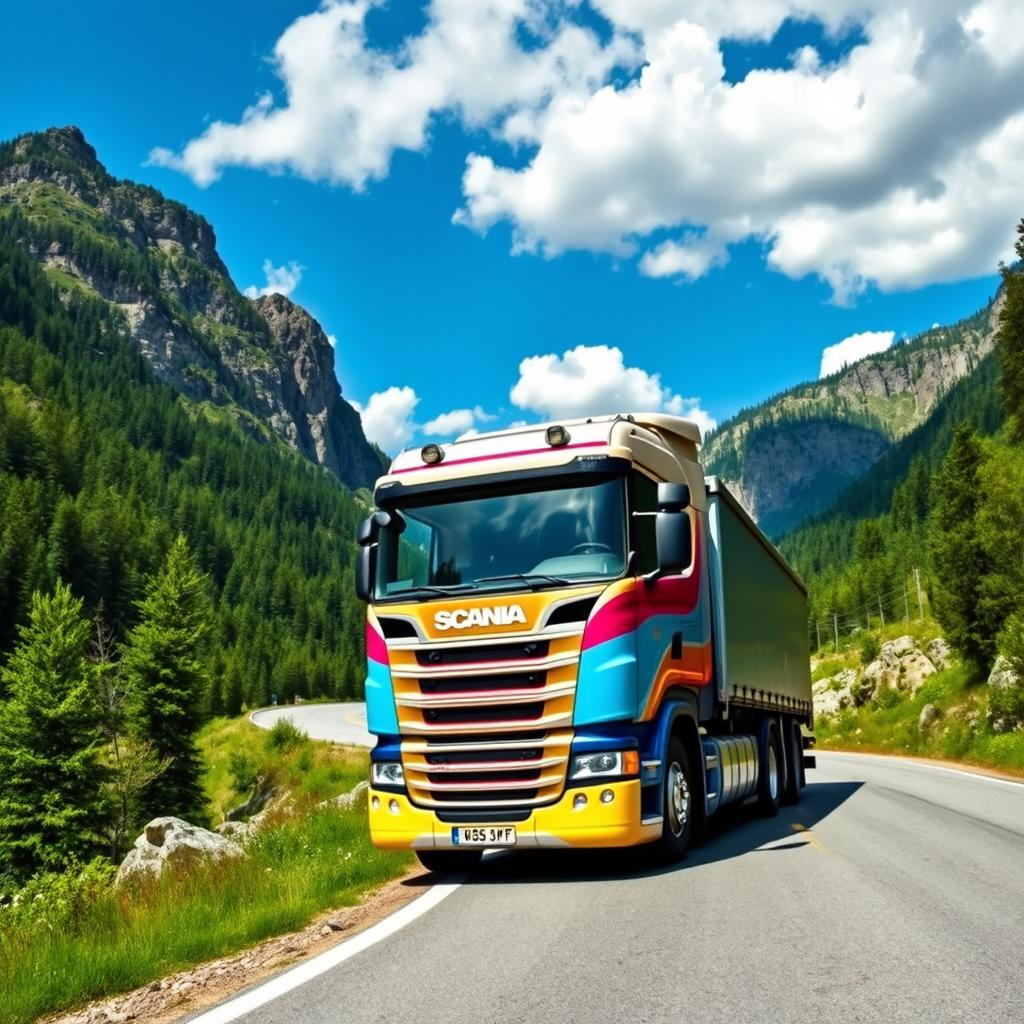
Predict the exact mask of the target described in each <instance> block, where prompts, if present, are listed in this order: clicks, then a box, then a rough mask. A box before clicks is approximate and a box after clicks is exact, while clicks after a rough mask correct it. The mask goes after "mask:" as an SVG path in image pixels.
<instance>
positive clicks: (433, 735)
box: [388, 624, 583, 821]
mask: <svg viewBox="0 0 1024 1024" xmlns="http://www.w3.org/2000/svg"><path fill="white" fill-rule="evenodd" d="M582 632H583V627H582V624H580V625H579V627H578V628H576V627H574V626H572V625H562V626H559V627H558V628H556V629H555V630H553V631H552V635H551V636H544V635H538V634H524V635H522V636H521V637H509V636H503V637H501V638H500V639H497V638H496V639H495V641H494V642H490V640H489V639H487V638H483V639H477V638H474V639H473V640H472V641H469V642H465V641H463V642H461V643H452V642H451V641H435V642H432V643H418V644H403V645H401V646H393V647H390V648H389V651H388V660H389V663H390V668H391V678H392V680H393V682H394V688H395V703H396V705H397V709H398V727H399V731H400V733H401V735H402V763H403V765H404V767H405V781H406V786H407V788H408V791H409V797H410V799H411V800H412V801H413V803H415V804H416V805H418V806H421V807H432V808H439V809H443V811H444V813H445V814H446V815H451V814H457V815H458V816H459V817H458V820H462V821H471V820H472V818H473V815H479V820H497V818H494V815H498V816H499V817H500V816H501V815H503V814H507V815H509V816H512V815H516V814H520V813H522V811H523V809H524V808H525V809H526V810H527V813H528V810H529V808H530V807H534V806H538V805H542V804H546V803H553V802H554V801H556V800H558V798H559V797H560V796H561V795H562V793H563V791H564V789H565V777H566V769H567V766H568V759H569V747H570V744H571V741H572V712H573V704H574V701H575V694H576V676H577V673H578V671H579V658H580V642H581V638H582ZM439 813H440V811H439ZM487 815H490V816H491V817H487ZM445 820H447V819H445ZM453 820H454V819H453ZM518 820H521V819H518Z"/></svg>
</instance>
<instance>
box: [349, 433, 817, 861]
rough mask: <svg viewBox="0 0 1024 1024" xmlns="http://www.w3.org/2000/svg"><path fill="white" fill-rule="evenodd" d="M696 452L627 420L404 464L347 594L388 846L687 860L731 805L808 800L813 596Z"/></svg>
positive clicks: (377, 818) (448, 855)
mask: <svg viewBox="0 0 1024 1024" xmlns="http://www.w3.org/2000/svg"><path fill="white" fill-rule="evenodd" d="M566 439H568V440H566ZM698 444H699V433H698V432H697V429H696V427H694V426H693V425H692V424H690V423H687V422H686V421H683V420H678V419H675V418H673V417H666V416H658V415H633V416H617V417H601V418H596V417H595V418H592V419H588V420H580V421H570V422H567V423H563V424H557V425H544V426H540V427H534V428H529V429H525V430H517V431H505V432H498V433H495V434H490V435H483V436H476V437H473V438H471V439H467V440H465V441H459V442H455V443H454V444H452V445H448V446H444V447H441V446H427V448H424V449H423V450H422V451H415V452H404V453H402V454H401V455H400V456H399V457H398V458H397V459H396V461H395V464H394V465H393V466H392V469H391V471H390V473H389V474H388V475H387V476H386V477H384V478H382V480H381V481H379V482H378V486H377V490H376V501H377V505H378V511H377V512H375V513H374V515H373V516H371V517H370V519H368V520H367V522H366V523H365V524H364V525H363V527H362V528H361V530H360V536H359V540H360V544H361V552H360V564H359V570H358V573H357V575H358V578H359V582H358V588H359V591H360V595H361V596H362V597H364V598H366V599H367V600H368V601H369V607H368V612H367V625H366V651H367V664H368V669H367V678H366V702H367V718H368V725H369V729H370V731H371V732H372V733H374V734H376V735H377V737H378V742H377V746H376V748H375V749H374V751H373V753H372V778H371V790H370V811H369V815H370V829H371V834H372V838H373V841H374V842H375V843H376V844H377V845H378V846H381V847H385V848H391V849H413V850H416V851H417V853H418V854H419V855H420V858H421V860H422V861H423V862H424V863H425V864H426V865H427V866H428V867H431V868H434V869H438V870H443V869H446V868H449V867H452V868H455V867H465V866H468V865H470V864H471V863H472V862H473V860H474V859H475V858H476V857H478V856H479V853H480V850H481V849H482V848H483V847H485V846H487V845H507V846H514V847H515V848H531V847H573V846H577V847H597V846H601V847H607V846H633V845H637V844H642V843H648V842H659V843H660V844H661V846H662V848H663V850H664V851H665V852H666V853H667V854H668V855H670V856H680V855H681V854H682V853H683V852H685V849H686V847H687V845H689V843H690V842H691V841H692V840H694V839H695V838H697V837H698V836H699V834H700V832H701V830H702V829H703V827H704V824H705V823H706V820H707V817H708V816H709V815H710V814H712V813H714V812H715V811H716V810H717V809H718V808H720V807H722V806H724V805H725V804H726V803H729V802H732V801H735V800H742V799H751V800H757V801H758V802H759V803H760V804H761V805H762V807H763V808H764V809H765V810H766V811H768V812H769V813H772V812H773V811H774V809H776V808H777V807H778V804H779V802H780V801H781V800H785V799H789V800H795V799H798V798H799V793H800V788H801V786H802V785H803V779H804V767H805V763H806V762H807V761H809V760H810V759H809V758H807V757H806V755H805V754H804V747H805V745H806V743H807V739H806V737H807V735H808V731H809V728H810V726H811V725H812V721H811V694H810V677H809V665H808V658H807V647H806V594H805V591H804V589H803V586H802V584H801V583H800V581H799V580H798V578H797V577H796V576H795V575H794V574H793V572H792V570H790V569H789V568H788V566H786V565H785V563H784V562H783V561H782V559H781V556H780V555H779V554H778V552H777V551H775V549H774V548H773V547H772V546H771V545H770V544H769V542H768V541H767V540H766V539H765V538H764V537H763V536H762V535H761V534H760V532H759V531H758V530H757V528H756V526H755V525H754V524H753V523H752V522H751V521H750V519H749V517H747V516H746V514H745V513H744V512H743V510H742V509H741V508H740V507H739V505H738V504H737V503H736V502H735V500H734V499H733V498H732V497H731V495H729V493H728V491H727V490H726V489H725V488H724V487H723V486H722V485H721V484H720V483H719V482H718V481H717V480H715V479H713V478H712V479H710V480H708V481H705V479H704V476H703V472H702V471H701V469H700V466H699V462H698V455H697V450H698ZM493 568H501V569H514V570H515V571H507V572H500V573H492V572H491V571H490V570H491V569H493Z"/></svg>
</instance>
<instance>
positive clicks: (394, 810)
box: [388, 800, 399, 814]
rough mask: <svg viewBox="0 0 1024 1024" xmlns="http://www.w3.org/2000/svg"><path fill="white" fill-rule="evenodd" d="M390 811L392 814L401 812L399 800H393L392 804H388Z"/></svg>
mask: <svg viewBox="0 0 1024 1024" xmlns="http://www.w3.org/2000/svg"><path fill="white" fill-rule="evenodd" d="M388 810H389V811H390V812H391V813H392V814H397V813H398V811H399V807H398V801H397V800H392V801H391V803H389V804H388Z"/></svg>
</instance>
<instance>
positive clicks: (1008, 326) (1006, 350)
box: [997, 220, 1024, 443]
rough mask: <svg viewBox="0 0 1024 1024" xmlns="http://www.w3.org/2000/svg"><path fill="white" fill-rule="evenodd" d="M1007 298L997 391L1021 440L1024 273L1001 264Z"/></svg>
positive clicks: (1022, 240) (1022, 241) (1021, 240)
mask: <svg viewBox="0 0 1024 1024" xmlns="http://www.w3.org/2000/svg"><path fill="white" fill-rule="evenodd" d="M1016 250H1017V258H1018V259H1019V260H1024V220H1022V221H1021V222H1020V223H1019V224H1018V225H1017V243H1016ZM1001 270H1002V274H1003V288H1004V290H1005V298H1006V301H1005V303H1004V305H1003V310H1002V313H1001V315H1000V318H999V335H998V338H997V349H998V352H999V391H1000V394H1001V395H1002V399H1003V405H1004V407H1005V409H1006V414H1007V416H1008V417H1009V419H1010V429H1011V432H1012V435H1013V438H1014V440H1015V441H1017V442H1018V443H1024V276H1022V275H1021V273H1020V272H1019V268H1016V269H1014V270H1011V269H1009V268H1007V267H1002V268H1001Z"/></svg>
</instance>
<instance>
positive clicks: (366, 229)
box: [0, 0, 1024, 452]
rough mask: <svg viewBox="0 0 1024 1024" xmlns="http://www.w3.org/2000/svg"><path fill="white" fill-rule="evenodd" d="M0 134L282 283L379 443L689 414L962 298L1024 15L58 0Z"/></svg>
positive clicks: (248, 282) (242, 280)
mask: <svg viewBox="0 0 1024 1024" xmlns="http://www.w3.org/2000/svg"><path fill="white" fill-rule="evenodd" d="M4 36H5V45H4V56H5V59H4V62H3V63H2V65H0V95H2V96H4V97H5V102H4V103H3V104H2V105H0V137H3V138H10V137H12V136H14V135H17V134H20V133H21V132H25V131H33V130H40V129H43V128H46V127H49V126H54V125H64V124H76V125H78V126H79V127H80V128H81V129H82V130H83V131H84V132H85V134H86V137H87V138H88V139H89V140H90V142H92V144H93V145H94V146H95V147H96V149H97V152H98V155H99V157H100V159H101V161H102V162H103V163H104V164H105V165H106V166H107V168H108V170H110V171H111V173H113V174H115V175H116V176H118V177H123V178H131V179H134V180H137V181H143V182H146V183H149V184H151V185H154V186H155V187H157V188H158V189H160V190H161V191H162V192H164V193H165V194H166V195H168V196H171V197H173V198H175V199H178V200H180V201H182V202H184V203H186V204H187V205H189V206H190V207H192V208H193V209H195V210H197V211H199V212H200V213H202V214H203V215H204V216H206V217H207V219H208V220H209V221H210V222H211V223H212V224H213V226H214V228H215V230H216V234H217V238H218V247H219V250H220V253H221V255H222V257H223V258H224V260H225V262H226V263H227V265H228V267H229V268H230V270H231V273H232V275H233V277H234V279H235V281H236V283H237V284H238V286H239V287H240V288H242V289H245V290H246V291H247V294H250V295H255V294H259V293H261V292H264V291H267V290H276V291H281V292H284V293H285V294H290V295H291V297H292V298H293V299H294V300H295V301H297V302H299V303H301V304H302V305H304V306H305V307H306V308H308V309H309V310H310V312H312V313H313V314H314V315H315V316H316V317H317V318H318V319H319V320H320V322H321V323H322V324H323V327H324V329H325V331H326V332H327V333H328V335H329V336H330V337H331V338H332V340H333V343H334V344H335V351H336V356H337V374H338V378H339V381H340V384H341V387H342V391H343V394H344V395H345V396H346V398H348V399H349V400H350V401H352V402H353V403H356V404H357V405H358V407H359V408H360V409H361V410H362V411H363V416H364V424H365V426H366V429H367V433H368V434H369V435H370V436H371V437H372V438H373V439H374V440H377V441H378V442H379V443H381V444H382V445H383V447H384V448H385V449H386V450H388V451H391V452H394V451H397V450H398V449H399V448H401V447H403V446H405V445H409V444H422V443H425V441H426V440H428V439H440V438H449V437H453V436H456V435H457V434H460V433H462V432H465V431H467V430H482V429H492V428H494V427H500V426H504V425H507V424H510V423H515V422H519V421H523V420H527V421H529V420H537V419H547V418H555V419H557V418H560V417H567V416H571V415H575V414H586V413H601V412H609V411H618V410H629V409H634V410H636V409H646V410H652V409H654V410H664V411H667V412H673V413H677V414H682V415H687V416H690V417H691V418H693V419H694V420H696V421H697V422H698V423H700V424H701V426H702V427H703V428H705V429H707V428H709V427H711V426H713V425H714V424H715V423H716V422H719V423H720V422H721V421H723V420H724V419H726V418H728V417H729V416H730V415H732V414H734V413H735V412H737V411H738V410H739V409H741V408H742V407H744V406H748V405H752V404H755V403H757V402H759V401H761V400H762V399H764V398H765V397H767V396H768V395H770V394H771V393H773V392H775V391H778V390H781V389H783V388H786V387H789V386H791V385H793V384H795V383H798V382H800V381H803V380H808V379H814V378H816V377H818V376H819V374H827V373H829V372H834V371H835V370H836V369H838V368H840V367H841V366H842V365H844V363H846V362H849V361H851V360H854V359H856V358H859V357H862V356H863V355H866V354H868V353H870V352H874V351H881V350H883V349H885V348H887V347H889V346H890V345H893V344H899V343H901V341H903V340H904V339H906V338H907V337H909V336H913V335H914V334H916V333H918V332H920V331H922V330H926V329H928V328H930V327H931V326H933V325H934V324H942V323H949V322H953V321H955V320H957V319H959V318H961V317H963V316H966V315H969V314H970V313H972V312H974V311H975V310H976V309H978V308H979V307H981V306H982V305H984V304H985V302H987V301H988V299H989V298H990V297H991V295H992V294H993V293H994V291H995V289H996V287H997V285H998V278H997V275H996V267H997V265H998V262H999V261H1000V260H1001V259H1010V258H1011V256H1012V240H1013V235H1014V226H1015V224H1016V222H1017V221H1018V220H1019V219H1020V217H1021V215H1022V214H1024V186H1022V185H1021V183H1022V182H1024V4H1021V3H1020V2H1019V0H980V2H979V0H902V2H901V0H896V2H893V0H885V2H883V0H803V2H800V3H793V2H790V0H733V2H731V3H728V4H724V3H720V2H718V0H584V2H570V0H558V2H556V0H430V2H429V3H422V2H419V0H384V2H372V0H339V2H334V0H328V2H326V3H323V4H321V5H320V6H317V5H316V3H315V0H307V2H292V0H279V2H274V3H269V2H265V0H246V2H241V0H219V2H217V3H209V2H206V3H203V4H194V3H189V2H187V0H180V2H178V3H175V4H168V3H150V4H137V5H134V6H133V7H132V8H131V14H130V16H129V15H126V14H125V7H124V5H123V4H120V3H117V4H115V3H110V2H106V0H94V2H92V3H90V4H87V5H86V4H81V3H70V2H65V0H51V3H49V4H47V5H45V8H44V7H41V6H40V5H33V4H18V5H11V6H10V7H9V9H8V10H7V11H6V12H5V15H4Z"/></svg>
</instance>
